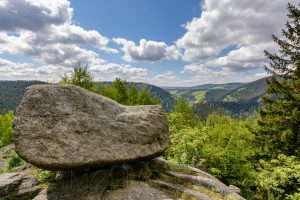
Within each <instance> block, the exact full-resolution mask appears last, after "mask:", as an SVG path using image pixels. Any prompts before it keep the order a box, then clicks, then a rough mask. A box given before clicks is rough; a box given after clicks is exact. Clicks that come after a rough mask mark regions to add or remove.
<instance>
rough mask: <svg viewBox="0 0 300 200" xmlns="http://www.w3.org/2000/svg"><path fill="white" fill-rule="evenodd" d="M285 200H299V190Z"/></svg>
mask: <svg viewBox="0 0 300 200" xmlns="http://www.w3.org/2000/svg"><path fill="white" fill-rule="evenodd" d="M285 199H286V200H299V199H300V189H298V191H297V192H295V193H293V194H289V195H287V196H286V198H285Z"/></svg>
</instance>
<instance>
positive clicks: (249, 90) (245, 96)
mask: <svg viewBox="0 0 300 200" xmlns="http://www.w3.org/2000/svg"><path fill="white" fill-rule="evenodd" d="M266 90H267V78H262V79H259V80H256V81H253V82H250V83H246V84H244V85H242V86H240V87H238V88H236V89H234V90H232V91H230V92H229V93H227V94H226V95H225V96H224V97H223V101H224V102H255V101H259V100H260V98H261V97H262V96H263V95H265V94H266Z"/></svg>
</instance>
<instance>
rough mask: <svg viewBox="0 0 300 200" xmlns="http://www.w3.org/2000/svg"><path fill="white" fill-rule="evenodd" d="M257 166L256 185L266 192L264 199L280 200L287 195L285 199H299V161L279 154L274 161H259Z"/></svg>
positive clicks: (293, 157)
mask: <svg viewBox="0 0 300 200" xmlns="http://www.w3.org/2000/svg"><path fill="white" fill-rule="evenodd" d="M259 164H260V167H259V173H258V181H257V183H258V185H259V186H260V187H261V188H260V189H261V190H262V191H266V192H267V194H268V196H267V197H266V198H268V199H270V200H273V199H279V200H280V199H283V198H284V197H285V196H286V195H287V194H289V195H288V197H287V199H293V198H294V199H295V198H296V197H297V196H298V197H299V184H300V161H299V160H297V158H296V157H295V156H285V155H283V154H280V155H279V156H278V157H277V158H276V159H271V160H269V161H263V160H261V161H260V163H259ZM297 189H298V194H297ZM293 193H294V194H293Z"/></svg>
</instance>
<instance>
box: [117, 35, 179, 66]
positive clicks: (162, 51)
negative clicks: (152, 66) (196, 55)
mask: <svg viewBox="0 0 300 200" xmlns="http://www.w3.org/2000/svg"><path fill="white" fill-rule="evenodd" d="M113 41H114V42H115V43H117V44H119V45H122V46H123V47H122V50H123V52H124V56H123V59H124V60H126V61H129V62H130V61H158V60H163V59H166V60H178V59H180V58H181V53H180V52H179V50H178V49H177V48H176V46H175V45H172V46H168V45H167V44H166V43H164V42H157V41H151V40H145V39H141V40H140V43H139V45H136V44H135V43H134V42H133V41H130V40H126V39H124V38H114V39H113Z"/></svg>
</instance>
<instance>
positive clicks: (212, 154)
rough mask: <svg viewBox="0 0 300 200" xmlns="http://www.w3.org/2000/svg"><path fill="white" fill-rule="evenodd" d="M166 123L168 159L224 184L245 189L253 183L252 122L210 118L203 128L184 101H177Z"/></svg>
mask: <svg viewBox="0 0 300 200" xmlns="http://www.w3.org/2000/svg"><path fill="white" fill-rule="evenodd" d="M168 121H169V126H170V147H169V148H168V150H167V151H166V154H165V156H166V157H167V159H169V160H173V161H175V162H178V163H185V164H190V165H193V166H195V167H199V168H202V169H204V170H205V171H208V172H210V173H212V174H213V175H216V176H217V177H219V178H220V179H222V180H223V181H224V182H225V183H229V184H235V185H238V186H247V185H249V184H250V183H252V182H253V179H254V177H255V168H254V164H253V162H252V160H253V156H254V155H255V150H254V146H255V145H254V135H253V134H252V133H251V132H250V131H249V130H248V128H247V126H254V124H255V121H254V120H247V121H239V120H235V119H233V118H231V117H229V116H218V115H210V116H209V117H208V118H207V119H206V121H205V123H204V124H202V123H201V120H200V119H199V118H198V117H197V116H196V115H195V114H194V113H193V112H192V110H191V108H190V107H189V106H188V104H187V103H186V102H185V101H184V99H180V100H179V101H178V102H177V103H176V105H175V111H174V112H173V113H170V114H168Z"/></svg>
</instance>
